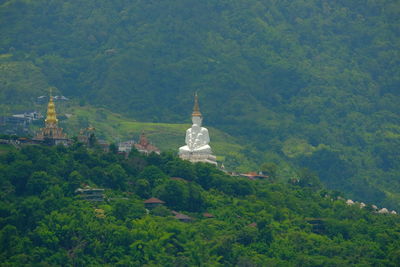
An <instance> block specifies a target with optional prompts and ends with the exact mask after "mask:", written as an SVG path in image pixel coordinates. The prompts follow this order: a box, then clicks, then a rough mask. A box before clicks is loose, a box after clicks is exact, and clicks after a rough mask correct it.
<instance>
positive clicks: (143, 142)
mask: <svg viewBox="0 0 400 267" xmlns="http://www.w3.org/2000/svg"><path fill="white" fill-rule="evenodd" d="M134 146H135V148H136V149H137V150H138V151H139V152H140V153H143V154H146V155H148V154H150V153H152V152H154V153H156V154H160V149H158V148H157V147H156V146H154V145H152V144H151V143H150V142H149V140H148V139H147V136H146V135H145V134H144V132H142V134H141V135H140V139H139V143H137V144H134Z"/></svg>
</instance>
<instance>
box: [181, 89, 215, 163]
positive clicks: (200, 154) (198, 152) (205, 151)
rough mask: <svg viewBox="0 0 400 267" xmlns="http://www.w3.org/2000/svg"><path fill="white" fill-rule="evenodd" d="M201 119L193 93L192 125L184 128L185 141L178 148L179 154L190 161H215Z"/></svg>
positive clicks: (196, 98) (196, 99)
mask: <svg viewBox="0 0 400 267" xmlns="http://www.w3.org/2000/svg"><path fill="white" fill-rule="evenodd" d="M202 121H203V118H202V115H201V113H200V109H199V102H198V97H197V94H196V95H195V101H194V108H193V113H192V122H193V125H192V127H191V128H189V129H187V130H186V138H185V143H186V146H182V147H180V148H179V156H180V158H182V159H185V160H189V161H192V162H199V161H200V162H208V163H212V164H217V163H216V158H215V156H213V155H212V150H211V147H210V146H209V144H208V143H209V142H210V136H209V134H208V130H207V128H204V127H201V123H202Z"/></svg>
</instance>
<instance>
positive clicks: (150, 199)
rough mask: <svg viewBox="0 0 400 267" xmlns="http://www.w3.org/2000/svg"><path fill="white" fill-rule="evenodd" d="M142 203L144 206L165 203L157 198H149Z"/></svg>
mask: <svg viewBox="0 0 400 267" xmlns="http://www.w3.org/2000/svg"><path fill="white" fill-rule="evenodd" d="M143 202H144V204H164V203H165V202H164V201H162V200H160V199H158V198H155V197H152V198H149V199H147V200H145V201H143Z"/></svg>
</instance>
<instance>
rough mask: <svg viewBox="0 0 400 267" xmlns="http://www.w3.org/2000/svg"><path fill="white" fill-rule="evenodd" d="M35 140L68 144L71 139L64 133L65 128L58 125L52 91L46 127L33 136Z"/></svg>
mask: <svg viewBox="0 0 400 267" xmlns="http://www.w3.org/2000/svg"><path fill="white" fill-rule="evenodd" d="M33 140H34V141H37V142H41V143H46V144H49V145H58V144H63V145H67V144H68V143H69V141H70V140H69V139H68V138H67V135H66V134H65V133H63V129H62V128H60V127H58V119H57V114H56V106H55V104H54V100H53V96H52V95H51V92H50V100H49V104H48V105H47V117H46V119H45V127H44V128H41V129H40V131H39V132H38V134H37V135H36V136H35V137H34V138H33Z"/></svg>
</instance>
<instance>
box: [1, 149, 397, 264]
mask: <svg viewBox="0 0 400 267" xmlns="http://www.w3.org/2000/svg"><path fill="white" fill-rule="evenodd" d="M3 146H4V145H1V146H0V147H1V148H2V151H3ZM85 184H86V185H89V186H90V187H91V188H98V187H100V188H103V189H105V190H106V191H105V198H104V201H97V202H93V201H88V200H85V199H84V198H81V196H80V195H78V194H76V189H77V188H78V187H81V188H82V187H83V186H84V185H85ZM0 186H1V189H2V190H1V195H0V214H1V219H0V229H1V230H0V262H1V265H2V266H397V265H398V263H399V260H400V242H399V240H400V217H399V215H393V214H378V213H376V212H374V211H373V210H372V209H371V206H367V207H364V208H360V206H359V205H353V206H348V205H346V204H345V203H344V200H340V199H338V198H337V195H335V193H333V192H330V191H327V190H324V189H321V188H320V185H319V183H318V180H317V179H316V177H315V176H314V177H313V176H312V175H310V174H309V173H308V174H307V173H304V175H303V176H302V179H301V181H300V183H296V184H288V183H285V184H282V183H275V182H274V181H273V180H271V179H267V180H261V181H249V180H248V179H247V178H246V179H245V178H237V177H231V176H228V175H226V174H225V173H223V172H221V171H219V170H218V169H216V168H215V167H214V166H212V165H209V164H204V163H197V164H192V163H189V162H188V161H182V160H181V159H179V158H177V157H176V156H174V155H173V154H168V153H162V154H161V155H156V154H151V155H149V156H143V155H141V154H140V153H138V152H137V151H133V152H131V154H130V155H129V157H128V158H125V157H124V156H123V155H119V154H116V153H115V152H113V151H112V150H111V152H109V153H104V152H102V151H101V150H98V149H97V148H92V149H88V148H86V147H84V146H82V145H81V144H74V145H72V146H70V147H68V148H65V147H64V146H58V147H48V146H34V145H30V146H25V147H22V149H21V150H18V151H17V150H14V151H10V152H8V153H1V154H0ZM151 196H154V197H158V198H159V199H161V200H163V201H165V202H166V203H165V205H163V206H158V207H154V208H149V207H147V208H148V211H147V212H146V210H145V205H144V203H143V201H144V200H145V199H147V198H149V197H151ZM91 199H93V198H91ZM172 211H175V214H177V213H178V214H180V217H184V216H183V215H182V214H184V215H186V216H189V220H191V222H181V221H179V220H178V219H179V217H176V216H175V218H174V214H173V213H172ZM184 218H186V219H188V218H187V217H184Z"/></svg>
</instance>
